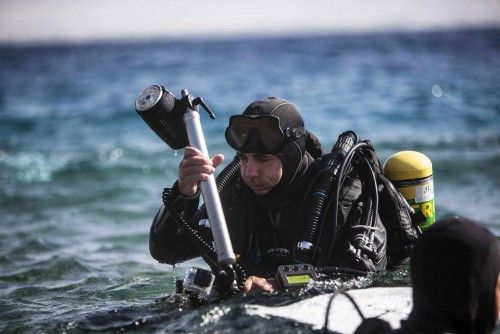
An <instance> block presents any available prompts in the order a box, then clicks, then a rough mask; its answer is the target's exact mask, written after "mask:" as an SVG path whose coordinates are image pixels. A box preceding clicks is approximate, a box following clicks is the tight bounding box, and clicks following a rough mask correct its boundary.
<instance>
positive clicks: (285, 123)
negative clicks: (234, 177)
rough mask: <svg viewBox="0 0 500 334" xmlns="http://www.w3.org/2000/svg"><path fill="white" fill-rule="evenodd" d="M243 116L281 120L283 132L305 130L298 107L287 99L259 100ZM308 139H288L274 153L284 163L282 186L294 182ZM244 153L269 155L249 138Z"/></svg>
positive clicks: (270, 98)
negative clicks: (265, 116)
mask: <svg viewBox="0 0 500 334" xmlns="http://www.w3.org/2000/svg"><path fill="white" fill-rule="evenodd" d="M243 115H271V116H276V117H278V118H279V120H280V126H281V129H282V130H283V131H285V130H286V129H287V128H292V129H293V128H301V127H302V128H303V127H304V121H303V119H302V116H301V115H300V113H299V111H298V110H297V107H295V105H294V104H293V103H291V102H289V101H287V100H285V99H281V98H277V97H268V98H266V99H262V100H257V101H254V102H252V103H250V105H248V107H246V109H245V111H243ZM306 137H307V135H306V134H305V135H302V136H300V137H299V138H287V139H285V141H284V143H283V144H282V145H281V148H280V149H279V152H277V153H274V154H276V156H277V157H278V158H279V159H280V160H281V162H282V163H283V177H282V180H281V181H280V183H281V184H289V183H291V182H292V181H293V179H294V178H295V176H296V175H297V174H298V172H299V167H300V164H301V162H302V160H303V155H304V154H305V149H306ZM242 152H243V153H267V152H266V151H265V150H264V149H263V148H262V147H260V144H259V140H257V139H256V138H248V141H247V143H246V145H245V147H244V149H243V150H242Z"/></svg>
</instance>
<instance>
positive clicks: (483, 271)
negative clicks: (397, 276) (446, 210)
mask: <svg viewBox="0 0 500 334" xmlns="http://www.w3.org/2000/svg"><path fill="white" fill-rule="evenodd" d="M410 272H411V279H412V287H413V309H412V311H411V313H410V315H409V317H408V319H407V320H404V321H402V322H401V328H400V329H398V330H396V331H395V333H401V334H404V333H431V334H432V333H445V332H446V333H477V334H487V333H491V332H492V331H493V329H494V328H495V323H496V322H497V320H498V318H499V316H500V311H499V310H500V242H499V241H498V239H497V238H496V237H495V236H494V235H493V234H492V233H491V232H489V231H488V230H487V229H486V228H484V227H482V226H481V225H480V224H479V223H476V222H474V221H472V220H470V219H467V218H461V217H452V218H447V219H443V220H441V221H439V222H437V223H436V224H435V225H434V226H432V227H431V228H429V229H428V230H426V231H425V232H424V234H422V237H421V238H420V240H418V241H417V243H416V244H415V247H414V249H413V251H412V254H411V259H410Z"/></svg>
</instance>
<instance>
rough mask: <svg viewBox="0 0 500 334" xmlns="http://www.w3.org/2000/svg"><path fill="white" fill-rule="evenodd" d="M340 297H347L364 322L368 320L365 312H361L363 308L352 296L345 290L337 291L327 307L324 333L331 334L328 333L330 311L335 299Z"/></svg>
mask: <svg viewBox="0 0 500 334" xmlns="http://www.w3.org/2000/svg"><path fill="white" fill-rule="evenodd" d="M338 295H344V296H346V297H347V299H349V301H350V302H351V303H352V305H353V306H354V308H355V309H356V311H357V312H358V314H359V316H360V317H361V319H362V321H364V320H365V319H366V318H365V316H364V315H363V312H361V308H360V307H359V305H358V303H356V301H355V300H354V298H352V296H351V295H349V294H348V293H347V292H346V291H345V290H343V289H341V290H337V291H335V292H334V293H333V294H332V296H331V297H330V300H329V301H328V304H327V306H326V313H325V323H324V325H323V333H329V331H328V321H329V318H330V309H331V307H332V304H333V300H334V299H335V297H337V296H338Z"/></svg>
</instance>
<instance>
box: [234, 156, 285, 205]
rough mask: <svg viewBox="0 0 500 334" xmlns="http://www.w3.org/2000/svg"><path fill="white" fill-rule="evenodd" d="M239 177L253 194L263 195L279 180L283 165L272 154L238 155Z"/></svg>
mask: <svg viewBox="0 0 500 334" xmlns="http://www.w3.org/2000/svg"><path fill="white" fill-rule="evenodd" d="M238 157H239V159H240V163H241V167H240V172H241V177H242V178H243V181H244V182H245V184H246V185H247V186H249V187H250V188H251V189H252V190H253V191H254V193H255V194H257V195H265V194H267V193H268V192H270V191H271V190H272V189H273V188H274V187H275V186H276V185H277V184H278V183H279V182H280V180H281V176H282V175H283V164H282V163H281V160H280V159H279V158H278V157H277V156H275V155H273V154H263V153H238Z"/></svg>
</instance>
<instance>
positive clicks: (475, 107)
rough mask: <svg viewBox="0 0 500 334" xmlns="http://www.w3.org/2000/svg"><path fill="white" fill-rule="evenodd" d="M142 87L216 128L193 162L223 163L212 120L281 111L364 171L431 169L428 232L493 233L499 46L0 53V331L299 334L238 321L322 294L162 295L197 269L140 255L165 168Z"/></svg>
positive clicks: (438, 38)
mask: <svg viewBox="0 0 500 334" xmlns="http://www.w3.org/2000/svg"><path fill="white" fill-rule="evenodd" d="M151 84H163V85H165V86H166V87H167V88H168V89H169V90H170V91H172V92H173V93H175V94H176V95H177V96H180V91H181V89H183V88H187V89H189V91H190V92H191V93H192V94H193V95H195V96H202V97H203V98H204V99H205V101H206V102H207V104H208V105H209V106H210V107H211V108H212V109H213V111H214V112H215V113H216V115H217V119H216V120H210V119H209V118H208V116H207V115H206V114H202V122H203V127H204V130H205V135H206V137H207V143H208V148H209V151H210V153H212V154H215V153H223V154H224V155H225V156H226V161H230V160H231V157H232V155H233V154H234V153H233V152H232V151H231V149H230V148H229V147H228V146H227V144H226V143H225V140H224V134H223V132H224V129H225V127H226V125H227V119H228V116H229V115H231V114H234V113H240V112H241V111H242V110H243V109H244V108H245V106H246V105H247V104H248V103H250V102H251V101H252V100H254V99H257V98H262V97H267V96H279V97H283V98H286V99H289V100H291V101H293V102H295V104H296V105H297V106H298V107H299V109H300V110H301V111H302V114H303V116H304V119H305V122H306V125H307V127H308V128H309V129H310V130H311V131H312V132H314V133H315V134H316V135H317V136H318V137H319V138H320V139H321V141H322V143H323V145H324V147H325V149H327V150H330V148H331V147H332V145H333V144H334V143H335V141H336V139H337V136H338V135H339V133H341V132H342V131H344V130H347V129H351V130H354V131H356V132H357V133H358V135H359V136H360V137H361V138H362V139H371V140H372V142H373V143H374V145H375V148H376V149H377V152H378V154H379V156H380V159H381V161H384V160H385V159H386V158H387V157H388V156H389V155H391V154H392V153H395V152H397V151H400V150H418V151H420V152H422V153H424V154H426V155H427V156H428V157H429V158H430V159H431V160H432V163H433V168H434V188H435V198H436V212H437V217H438V218H440V217H444V216H447V215H464V216H469V217H472V218H475V219H476V220H478V221H480V222H481V223H482V224H484V225H485V226H487V227H488V228H489V229H490V230H491V231H493V232H494V233H495V234H497V235H500V205H499V199H500V30H477V31H450V32H427V33H390V34H370V35H338V36H319V37H308V38H306V37H301V38H283V39H279V38H273V39H234V40H218V41H208V40H187V41H181V40H178V41H149V42H130V43H126V42H116V43H105V42H102V43H95V44H81V45H51V46H47V45H45V46H1V47H0V332H6V333H13V332H15V333H18V332H26V333H33V332H40V333H79V332H87V331H99V332H110V333H114V332H213V331H218V332H223V333H229V332H234V331H242V330H246V331H250V332H310V331H312V329H311V328H310V327H309V326H307V325H303V324H298V323H292V322H290V321H286V320H283V319H279V318H276V319H274V318H273V319H264V318H260V317H255V316H250V315H248V314H246V312H245V306H244V305H245V304H252V303H259V304H265V305H282V304H286V303H290V301H295V300H300V299H301V298H304V297H305V296H308V295H311V294H315V293H321V291H327V290H328V287H326V288H325V287H320V288H314V289H312V290H309V291H305V292H303V293H299V294H297V293H295V294H293V293H290V294H285V295H273V296H266V295H250V296H246V297H232V298H229V299H227V300H224V301H218V302H212V303H208V304H207V305H204V306H201V307H193V306H192V305H190V302H189V301H188V300H187V299H186V298H184V297H182V296H179V295H176V294H174V290H175V280H176V278H177V279H178V278H181V277H182V276H183V273H184V270H185V269H186V267H189V266H190V265H193V264H194V265H201V264H202V261H201V260H199V259H195V260H192V261H190V262H189V263H183V264H179V265H177V267H175V268H172V266H168V265H162V264H158V263H157V262H156V261H155V260H153V259H152V258H151V256H150V255H149V249H148V234H149V227H150V223H151V221H152V218H153V215H154V213H155V212H156V210H157V209H158V208H159V206H160V204H161V192H162V190H163V187H166V186H170V185H171V184H172V183H173V182H174V181H175V178H176V175H177V166H178V164H179V162H180V159H181V156H182V152H181V151H180V152H175V151H173V150H172V149H170V148H168V147H167V146H166V145H165V144H164V143H163V142H161V141H160V139H159V138H158V137H156V135H155V134H154V133H153V132H152V131H151V130H150V129H149V128H148V127H147V126H146V124H145V123H144V122H143V121H142V120H141V118H140V117H139V116H138V115H137V113H136V112H135V110H134V101H135V98H136V96H137V95H138V94H139V93H140V92H141V91H142V90H143V89H145V88H146V87H147V86H149V85H151ZM336 284H337V285H338V284H351V285H352V286H371V285H407V284H408V275H407V270H406V269H405V268H401V269H400V270H398V271H396V272H390V273H386V274H383V275H380V276H374V277H371V278H367V279H363V280H359V281H357V282H340V283H338V282H337V283H335V284H334V285H335V286H337V285H336ZM320 311H321V310H320ZM320 311H319V312H320Z"/></svg>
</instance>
